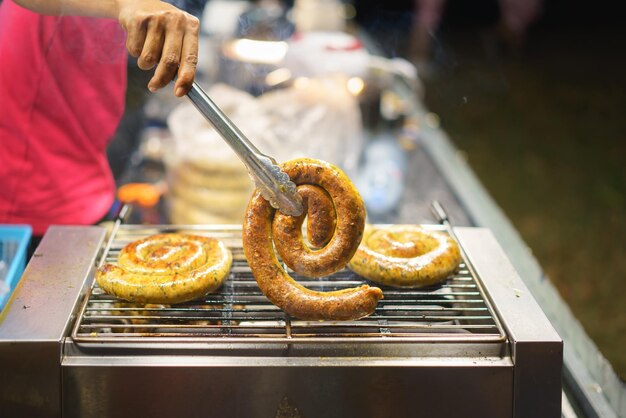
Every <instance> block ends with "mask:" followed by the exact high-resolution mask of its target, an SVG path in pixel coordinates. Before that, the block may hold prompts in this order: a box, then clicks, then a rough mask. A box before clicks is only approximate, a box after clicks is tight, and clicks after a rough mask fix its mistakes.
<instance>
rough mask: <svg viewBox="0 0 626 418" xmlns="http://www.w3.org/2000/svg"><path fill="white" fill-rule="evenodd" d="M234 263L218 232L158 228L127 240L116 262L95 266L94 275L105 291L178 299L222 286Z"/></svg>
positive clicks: (141, 298) (138, 298)
mask: <svg viewBox="0 0 626 418" xmlns="http://www.w3.org/2000/svg"><path fill="white" fill-rule="evenodd" d="M231 264H232V255H231V253H230V251H229V250H228V248H226V246H225V245H224V243H222V242H221V241H218V240H216V239H214V238H209V237H203V236H197V235H188V234H160V235H153V236H150V237H147V238H144V239H141V240H137V241H134V242H131V243H130V244H128V245H126V246H125V247H124V248H123V249H122V250H121V252H120V254H119V256H118V259H117V265H114V264H105V265H104V266H102V267H100V268H99V269H98V270H97V271H96V281H97V282H98V285H99V286H100V288H102V289H103V290H104V291H105V292H107V293H109V294H112V295H114V296H117V297H119V298H120V299H124V300H128V301H131V302H140V303H166V304H170V303H180V302H185V301H189V300H193V299H196V298H199V297H201V296H204V295H206V294H207V293H210V292H212V291H214V290H216V289H218V288H219V287H220V286H221V285H222V283H223V282H224V280H225V279H226V277H227V276H228V272H229V271H230V266H231Z"/></svg>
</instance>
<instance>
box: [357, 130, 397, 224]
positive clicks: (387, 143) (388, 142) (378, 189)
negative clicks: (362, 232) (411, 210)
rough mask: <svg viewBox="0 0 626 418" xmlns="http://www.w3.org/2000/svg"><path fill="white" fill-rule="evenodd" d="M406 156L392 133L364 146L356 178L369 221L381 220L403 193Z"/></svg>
mask: <svg viewBox="0 0 626 418" xmlns="http://www.w3.org/2000/svg"><path fill="white" fill-rule="evenodd" d="M406 169H407V156H406V154H405V151H404V150H403V149H402V148H401V147H400V145H399V144H398V142H397V141H396V139H395V138H394V137H393V136H392V135H391V134H385V135H382V136H381V137H379V138H376V139H374V140H373V141H371V142H370V143H369V144H368V145H367V146H366V148H365V151H364V159H363V165H362V167H361V169H360V170H359V174H358V175H357V179H356V181H355V183H356V186H357V188H358V189H359V192H360V193H361V196H362V197H363V200H364V201H365V205H366V207H367V213H368V216H369V218H370V219H369V220H370V222H380V221H384V220H385V217H386V216H387V215H389V214H390V213H392V212H393V211H394V210H395V209H396V208H397V207H398V205H399V204H400V201H401V200H402V196H403V194H404V187H405V177H406Z"/></svg>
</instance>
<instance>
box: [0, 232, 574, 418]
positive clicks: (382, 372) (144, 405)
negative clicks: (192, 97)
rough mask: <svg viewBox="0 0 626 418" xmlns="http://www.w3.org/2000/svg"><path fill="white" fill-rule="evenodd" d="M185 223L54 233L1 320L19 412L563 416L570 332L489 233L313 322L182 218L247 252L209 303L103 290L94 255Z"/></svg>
mask: <svg viewBox="0 0 626 418" xmlns="http://www.w3.org/2000/svg"><path fill="white" fill-rule="evenodd" d="M432 228H440V229H446V228H445V227H443V226H432ZM174 230H181V229H180V228H174V227H144V226H131V225H128V226H121V227H119V229H118V230H116V231H114V232H112V233H111V239H108V240H105V231H104V230H103V228H98V227H67V226H55V227H51V228H50V229H49V230H48V232H47V233H46V235H45V237H44V239H43V240H42V242H41V245H40V246H39V247H38V249H37V253H36V254H35V256H34V257H33V258H32V260H31V262H30V263H29V265H28V267H27V269H26V271H25V273H24V276H23V277H22V279H21V281H20V285H19V286H18V288H17V289H16V290H15V292H14V294H13V297H12V299H11V300H10V301H9V303H8V304H7V307H6V308H5V310H4V311H3V315H2V317H0V370H2V373H0V388H1V389H2V390H0V404H1V405H2V412H3V413H4V415H7V416H54V417H57V416H64V417H86V416H98V417H116V418H120V417H134V416H137V415H141V416H181V415H185V416H197V417H206V416H219V417H231V416H232V417H246V418H266V417H278V416H281V417H282V416H294V417H296V416H302V417H326V418H346V417H361V418H365V417H372V418H374V417H376V418H378V417H383V416H391V414H393V416H416V415H419V416H428V417H446V418H447V417H458V416H463V417H468V418H469V417H472V418H474V417H480V418H503V417H510V418H526V417H538V416H541V417H543V416H546V417H557V416H558V411H559V410H560V408H559V405H560V400H561V391H560V379H561V362H562V342H561V340H560V339H559V337H558V335H556V333H555V332H554V329H553V328H552V327H551V326H550V323H549V322H548V321H547V319H546V318H545V316H544V315H543V313H542V312H541V310H540V309H539V307H538V306H537V304H536V302H535V300H534V299H533V298H532V296H531V295H530V293H529V292H528V289H526V287H525V286H524V284H523V282H522V281H521V279H520V278H519V276H518V275H517V273H516V272H515V270H514V269H513V267H512V265H511V264H510V262H509V261H508V259H507V257H506V254H504V252H503V251H502V249H501V247H500V246H499V245H498V243H497V241H496V240H495V238H494V237H493V235H492V234H491V233H490V231H489V230H487V229H484V228H469V227H455V228H453V230H452V231H453V232H454V235H455V237H456V238H457V240H458V242H459V244H460V246H461V248H462V249H463V251H464V254H463V256H464V263H463V265H462V266H461V268H460V270H459V271H458V273H457V274H456V275H454V276H453V277H450V278H449V279H448V280H447V282H446V283H444V284H442V285H440V286H435V287H431V288H427V289H419V290H418V289H415V290H409V289H392V288H385V289H383V291H384V292H385V299H384V300H383V301H381V302H380V303H379V306H378V309H377V310H376V311H375V312H374V314H373V315H371V316H369V317H367V318H364V319H361V320H359V321H350V322H328V321H324V322H305V321H298V320H295V319H293V318H290V317H288V316H287V315H285V314H284V313H283V312H282V311H281V310H279V309H278V308H276V307H275V306H274V305H272V304H271V303H269V302H268V301H267V299H266V298H265V297H264V296H263V295H262V293H261V292H260V291H259V289H258V287H257V285H256V282H255V281H254V279H253V277H252V275H251V273H250V271H249V269H248V267H247V265H246V263H245V261H244V257H243V254H242V251H241V248H240V246H241V238H240V230H239V229H238V228H236V227H225V226H220V227H197V228H191V227H190V228H184V229H182V232H193V233H197V234H205V235H210V236H213V237H216V238H219V239H221V240H223V241H224V242H225V243H226V244H227V245H228V246H229V247H230V248H231V249H232V250H233V253H234V255H235V264H234V266H233V268H232V272H231V274H230V277H229V279H228V280H227V281H226V283H225V284H224V286H223V287H222V288H221V289H220V290H219V291H218V292H217V293H215V294H212V295H209V296H207V297H205V298H203V299H201V300H197V301H193V302H189V303H184V304H178V305H172V306H163V305H158V306H157V305H139V304H130V303H126V302H122V301H119V300H117V299H115V298H112V297H110V296H108V295H106V294H104V293H103V292H102V291H101V290H100V289H99V288H98V287H97V286H95V287H94V285H93V281H94V280H93V279H94V270H95V266H97V265H98V264H99V263H102V262H106V261H115V260H116V258H117V255H118V253H119V250H120V249H121V248H122V247H123V246H124V245H126V244H127V243H128V242H130V241H132V240H135V239H138V238H141V237H145V236H148V235H152V234H156V233H160V232H165V231H174ZM298 279H302V280H301V283H303V284H304V285H306V286H307V287H310V288H313V289H319V290H332V289H340V288H344V287H347V286H354V285H356V284H359V283H362V282H363V280H362V279H361V278H359V277H358V276H356V275H354V274H353V273H351V272H350V271H342V272H340V273H337V274H335V275H333V276H331V277H326V278H322V279H318V280H311V279H305V278H298ZM3 382H5V384H2V383H3ZM155 394H158V395H155ZM33 405H36V406H35V407H33ZM31 408H32V409H31ZM296 410H297V411H301V415H298V414H296V413H291V414H287V415H285V414H286V413H287V412H289V411H291V412H293V411H296ZM285 411H286V412H285ZM390 411H393V412H390Z"/></svg>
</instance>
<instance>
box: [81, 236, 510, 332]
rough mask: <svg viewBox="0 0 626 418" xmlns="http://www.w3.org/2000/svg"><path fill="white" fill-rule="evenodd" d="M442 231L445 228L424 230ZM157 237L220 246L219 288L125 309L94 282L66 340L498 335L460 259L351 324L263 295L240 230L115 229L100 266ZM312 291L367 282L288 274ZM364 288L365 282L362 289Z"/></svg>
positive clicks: (395, 292) (343, 274)
mask: <svg viewBox="0 0 626 418" xmlns="http://www.w3.org/2000/svg"><path fill="white" fill-rule="evenodd" d="M425 227H427V228H431V229H438V230H445V229H446V227H445V226H439V225H427V226H425ZM163 232H187V233H193V234H198V235H206V236H211V237H214V238H217V239H220V240H222V241H223V242H224V243H225V244H226V245H227V246H228V247H229V248H230V250H231V251H232V253H233V266H232V268H231V271H230V274H229V277H228V279H227V280H226V282H225V283H224V285H223V286H222V287H221V288H220V289H219V290H218V291H217V292H216V293H213V294H210V295H207V296H206V297H204V298H203V299H199V300H195V301H191V302H187V303H181V304H176V305H150V304H136V303H129V302H125V301H122V300H120V299H117V298H115V297H113V296H110V295H108V294H106V293H104V292H103V291H102V290H101V289H100V288H99V287H98V285H97V284H96V283H95V281H94V284H93V285H92V287H91V289H90V291H89V292H88V294H87V296H86V297H85V301H84V303H83V305H82V307H81V310H80V312H79V314H78V316H77V317H78V320H77V321H76V323H75V326H74V329H73V332H72V338H73V340H74V341H75V342H77V343H79V344H80V343H113V344H114V343H124V342H141V343H149V342H159V341H162V342H181V343H184V342H196V343H197V342H211V343H215V342H224V343H231V342H236V341H238V342H253V343H262V342H288V343H290V344H296V343H306V342H324V343H327V342H355V343H356V342H358V341H364V342H368V343H371V342H407V341H428V342H430V341H432V342H502V341H503V340H504V339H505V338H506V337H505V333H504V331H503V329H502V327H501V325H500V323H499V321H498V319H497V317H496V316H495V315H494V313H493V309H492V308H491V306H490V304H489V302H488V300H487V298H486V297H485V296H484V292H483V290H482V288H481V286H480V283H479V281H478V280H477V278H476V277H475V274H474V273H473V271H472V269H471V266H469V265H468V264H467V263H466V262H465V261H464V262H463V263H462V264H461V265H460V268H459V270H458V271H457V273H456V274H454V275H453V276H452V277H449V278H448V280H447V281H446V282H444V283H443V284H441V285H438V286H433V287H429V288H424V289H397V288H390V287H384V286H380V287H381V289H382V290H383V292H384V299H383V300H381V301H380V302H379V304H378V307H377V308H376V311H375V312H374V313H373V314H372V315H370V316H368V317H366V318H363V319H360V320H356V321H337V322H333V321H301V320H298V319H295V318H291V317H290V316H289V315H287V314H286V313H284V312H283V311H281V310H280V309H279V308H278V307H276V306H274V305H273V304H272V303H271V302H270V301H269V300H267V298H266V297H265V296H264V295H263V293H262V292H261V290H260V289H259V287H258V286H257V284H256V281H255V279H254V277H253V275H252V272H251V271H250V268H249V267H248V264H247V262H246V259H245V257H244V254H243V249H242V245H241V227H238V226H201V227H200V226H190V227H173V226H160V227H149V228H147V227H145V226H138V225H122V226H120V227H119V228H118V229H116V230H114V232H112V234H111V235H112V236H111V238H110V239H109V241H108V243H107V245H106V246H105V247H104V248H103V249H102V252H103V254H102V257H103V258H102V260H101V261H102V262H106V263H115V262H116V260H117V256H118V254H119V252H120V250H121V249H122V248H123V247H124V246H125V245H126V244H128V243H129V242H131V241H134V240H137V239H141V238H144V237H147V236H149V235H153V234H157V233H163ZM292 277H294V279H296V280H297V281H298V282H299V283H301V284H302V285H303V286H306V287H308V288H310V289H312V290H319V291H331V290H339V289H344V288H349V287H354V286H357V285H360V284H363V283H368V281H367V280H365V279H364V278H362V277H360V276H358V275H357V274H355V273H354V272H352V271H350V270H348V269H344V270H343V271H340V272H338V273H335V274H333V275H331V276H328V277H323V278H319V279H311V278H306V277H303V276H298V275H295V274H292ZM370 284H371V283H370Z"/></svg>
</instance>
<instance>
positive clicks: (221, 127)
mask: <svg viewBox="0 0 626 418" xmlns="http://www.w3.org/2000/svg"><path fill="white" fill-rule="evenodd" d="M187 96H188V97H189V99H190V100H191V102H192V103H193V104H194V106H195V107H196V108H197V109H198V110H199V111H200V113H202V115H203V116H204V117H205V119H206V120H207V121H208V122H209V123H210V124H211V125H213V127H215V130H216V131H217V132H218V133H219V134H220V135H221V136H222V138H224V140H225V141H226V142H227V143H228V145H230V146H231V148H232V149H233V151H235V153H237V155H238V156H239V158H241V159H242V160H244V162H245V161H246V160H247V159H248V157H249V155H250V154H260V151H259V150H258V149H257V148H256V147H255V146H254V145H253V144H252V142H250V140H249V139H248V138H246V136H245V135H244V134H243V132H241V131H240V130H239V128H237V126H236V125H235V124H234V123H233V122H232V121H231V120H230V119H229V118H228V116H226V114H225V113H224V112H222V109H220V108H219V107H218V106H217V105H216V104H215V103H214V102H213V100H211V98H210V97H209V96H208V95H207V94H206V93H205V92H204V90H202V88H201V87H200V86H199V85H198V84H197V83H196V82H195V81H194V82H193V85H192V86H191V90H190V91H189V93H187Z"/></svg>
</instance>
